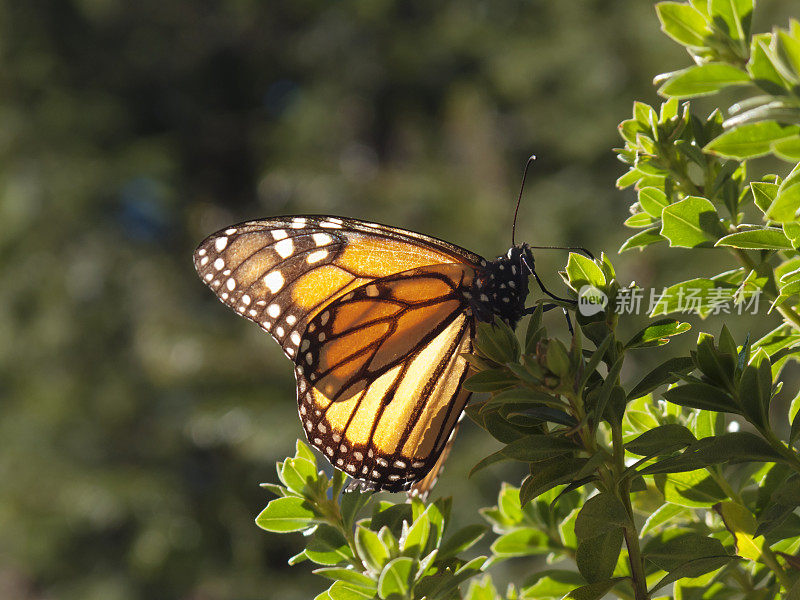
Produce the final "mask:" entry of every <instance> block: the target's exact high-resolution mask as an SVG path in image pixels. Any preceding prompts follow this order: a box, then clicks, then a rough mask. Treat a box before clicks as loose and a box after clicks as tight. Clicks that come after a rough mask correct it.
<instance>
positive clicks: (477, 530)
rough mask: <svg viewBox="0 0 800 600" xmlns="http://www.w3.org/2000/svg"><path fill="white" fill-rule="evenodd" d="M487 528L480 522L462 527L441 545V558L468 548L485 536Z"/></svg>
mask: <svg viewBox="0 0 800 600" xmlns="http://www.w3.org/2000/svg"><path fill="white" fill-rule="evenodd" d="M487 530H488V527H486V525H478V524H475V525H467V526H466V527H462V528H461V529H459V530H458V531H456V532H455V533H454V534H453V535H451V536H450V537H448V538H447V539H446V540H445V541H444V542H443V543H442V545H441V546H440V547H439V553H438V558H439V560H444V559H447V558H451V557H453V556H457V555H458V554H461V553H462V552H464V551H465V550H468V549H469V548H471V547H472V546H473V545H474V544H475V543H476V542H477V541H478V540H480V539H481V538H482V537H483V536H484V534H485V533H486V531H487Z"/></svg>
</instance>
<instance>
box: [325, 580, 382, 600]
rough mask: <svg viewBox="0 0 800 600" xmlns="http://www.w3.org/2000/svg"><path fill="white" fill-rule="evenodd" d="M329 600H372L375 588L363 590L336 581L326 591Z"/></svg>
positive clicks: (359, 587)
mask: <svg viewBox="0 0 800 600" xmlns="http://www.w3.org/2000/svg"><path fill="white" fill-rule="evenodd" d="M328 596H329V597H330V599H331V600H374V598H375V587H374V586H373V587H371V588H363V587H361V586H355V585H353V584H351V583H347V582H344V581H337V582H336V583H334V584H333V585H332V586H331V587H330V589H329V590H328Z"/></svg>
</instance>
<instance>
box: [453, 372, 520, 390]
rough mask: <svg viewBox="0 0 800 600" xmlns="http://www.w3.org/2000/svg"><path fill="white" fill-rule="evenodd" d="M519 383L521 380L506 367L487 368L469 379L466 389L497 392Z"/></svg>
mask: <svg viewBox="0 0 800 600" xmlns="http://www.w3.org/2000/svg"><path fill="white" fill-rule="evenodd" d="M517 383H519V380H518V379H517V378H516V377H515V376H514V375H512V374H511V373H509V372H508V371H506V370H505V369H487V370H485V371H481V372H480V373H475V375H473V376H471V377H470V378H469V379H467V380H466V381H465V382H464V389H466V390H468V391H470V392H495V391H497V390H503V389H506V388H509V387H511V386H513V385H516V384H517Z"/></svg>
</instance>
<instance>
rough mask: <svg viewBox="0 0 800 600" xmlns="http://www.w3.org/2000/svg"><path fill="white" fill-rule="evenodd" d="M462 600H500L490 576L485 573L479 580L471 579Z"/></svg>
mask: <svg viewBox="0 0 800 600" xmlns="http://www.w3.org/2000/svg"><path fill="white" fill-rule="evenodd" d="M464 600H500V595H499V594H498V593H497V589H496V588H495V587H494V585H493V584H492V578H491V576H490V575H486V576H485V577H482V578H481V579H480V580H474V579H473V580H472V581H471V582H470V584H469V589H468V590H467V595H466V596H465V597H464Z"/></svg>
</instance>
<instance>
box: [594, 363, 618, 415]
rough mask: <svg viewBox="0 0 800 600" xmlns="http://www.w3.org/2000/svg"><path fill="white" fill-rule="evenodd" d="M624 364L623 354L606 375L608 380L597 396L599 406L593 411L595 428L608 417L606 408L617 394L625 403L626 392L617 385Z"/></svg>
mask: <svg viewBox="0 0 800 600" xmlns="http://www.w3.org/2000/svg"><path fill="white" fill-rule="evenodd" d="M624 362H625V354H624V353H622V354H620V356H619V358H618V359H617V361H616V362H615V363H614V364H613V365H611V368H610V369H609V370H608V375H606V379H605V381H604V382H603V387H601V388H600V392H599V393H598V394H597V400H596V402H597V404H596V405H595V407H594V410H593V412H594V415H595V427H597V425H599V424H600V421H602V420H603V419H604V418H606V417H608V415H607V414H606V406H607V405H608V402H609V399H611V398H612V396H614V397H616V396H615V394H620V395H621V396H622V399H623V401H624V395H625V391H624V390H622V387H621V386H619V385H618V384H617V379H618V378H619V374H620V372H621V371H622V365H623V364H624ZM615 390H616V391H615Z"/></svg>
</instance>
